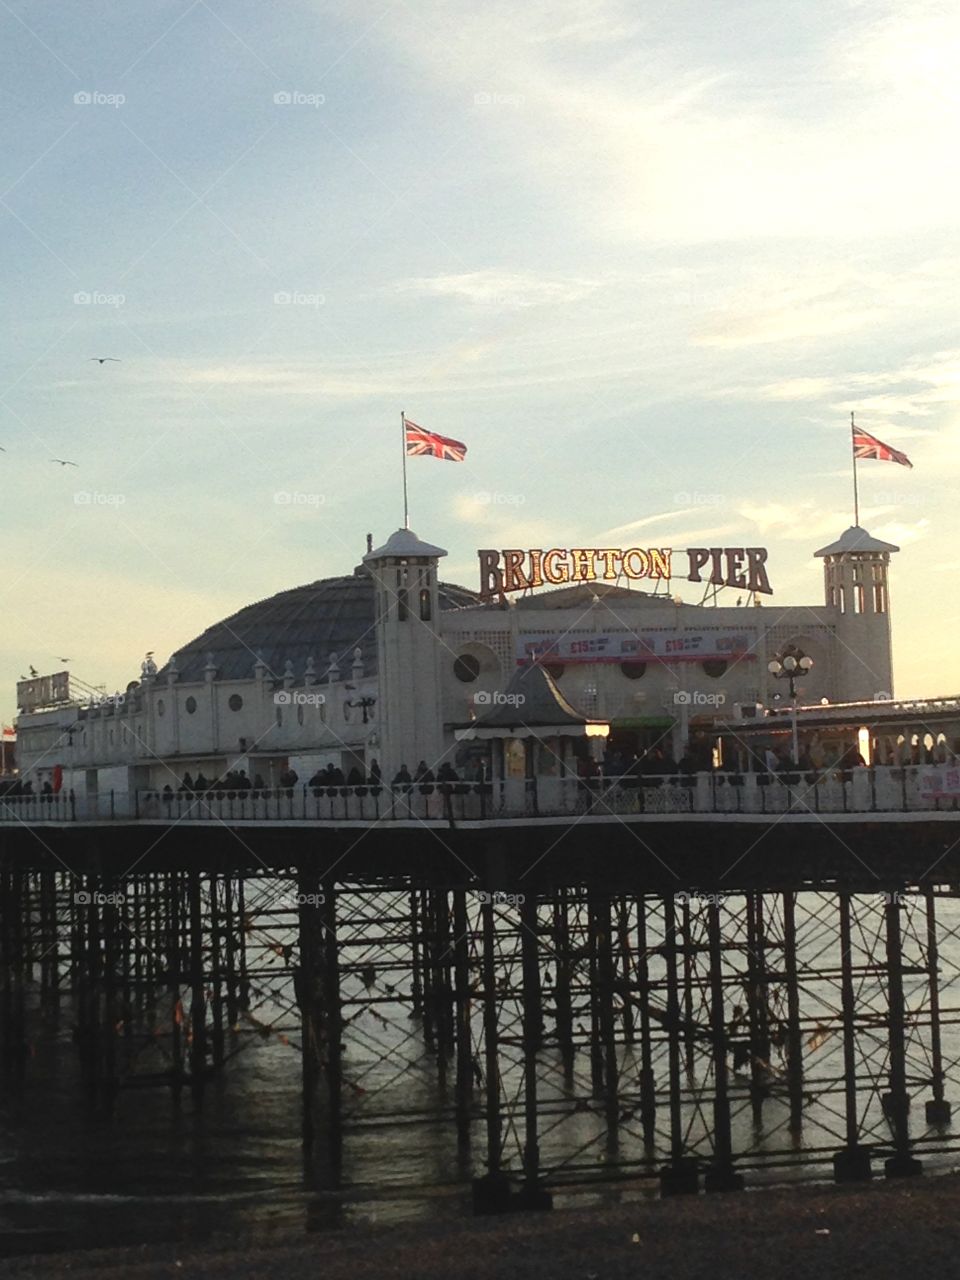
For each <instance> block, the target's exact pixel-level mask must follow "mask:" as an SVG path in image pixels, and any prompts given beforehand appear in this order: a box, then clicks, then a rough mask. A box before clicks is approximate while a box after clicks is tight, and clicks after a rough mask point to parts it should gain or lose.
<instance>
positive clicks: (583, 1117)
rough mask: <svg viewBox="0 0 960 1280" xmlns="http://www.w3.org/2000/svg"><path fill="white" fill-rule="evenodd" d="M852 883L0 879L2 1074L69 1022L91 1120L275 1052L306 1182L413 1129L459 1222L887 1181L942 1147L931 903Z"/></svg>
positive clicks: (943, 1035) (954, 1021)
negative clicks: (632, 1184) (158, 1090)
mask: <svg viewBox="0 0 960 1280" xmlns="http://www.w3.org/2000/svg"><path fill="white" fill-rule="evenodd" d="M861 888H862V886H858V887H857V891H852V890H850V889H847V888H844V887H843V886H833V887H831V888H829V889H823V890H818V891H810V890H799V891H773V890H769V891H756V892H749V893H743V892H741V893H736V894H731V895H724V894H723V893H719V892H718V893H697V892H696V891H693V892H691V893H685V894H677V895H670V896H666V897H665V896H657V895H649V894H640V895H635V896H629V895H626V894H624V893H622V892H621V891H619V890H617V891H616V892H611V891H610V890H609V889H605V888H603V887H600V886H598V885H595V884H594V885H568V886H566V887H564V888H561V889H554V888H551V889H549V890H541V891H540V892H534V891H532V890H528V891H525V892H524V893H513V892H511V893H497V892H496V891H494V890H484V889H481V888H478V887H473V886H465V885H462V884H461V885H457V886H449V887H442V886H437V885H436V884H431V885H428V884H421V883H416V882H414V881H413V880H411V879H409V878H408V877H404V876H397V877H391V878H384V879H381V880H378V881H376V882H366V883H363V884H359V883H342V882H337V881H336V880H334V879H331V878H327V879H324V880H321V879H320V878H319V876H317V875H316V874H314V873H313V872H311V871H310V870H309V869H304V868H302V867H301V868H299V869H298V868H289V869H287V870H281V871H270V872H258V873H256V874H253V873H251V872H250V871H249V870H244V871H240V870H239V869H230V868H226V869H221V870H218V871H214V872H209V871H203V872H201V871H191V872H150V873H147V874H142V875H138V874H136V873H134V874H131V875H129V876H128V877H126V878H125V879H124V880H122V881H120V880H109V879H106V878H104V877H102V876H97V875H93V874H84V875H81V876H76V875H73V874H69V875H68V874H67V873H64V872H60V871H54V870H39V871H30V870H22V869H11V868H4V869H3V870H0V1065H2V1072H3V1076H4V1078H5V1080H6V1085H7V1087H8V1088H16V1087H17V1082H18V1080H21V1079H22V1078H23V1076H24V1073H25V1072H27V1071H29V1060H30V1053H31V1044H33V1043H35V1041H36V1039H37V1037H38V1036H42V1035H44V1034H49V1033H51V1032H50V1028H51V1026H53V1025H55V1024H56V1022H57V1021H58V1020H63V1019H65V1018H69V1019H70V1020H71V1024H72V1026H73V1037H74V1040H75V1044H76V1052H77V1053H78V1055H79V1057H80V1061H81V1065H82V1078H83V1081H84V1086H85V1090H86V1094H87V1101H88V1104H89V1105H90V1106H91V1107H92V1108H94V1109H95V1110H97V1111H100V1112H103V1113H109V1111H110V1109H111V1107H112V1106H113V1104H114V1101H115V1099H116V1097H117V1095H118V1093H119V1091H120V1090H122V1089H124V1088H132V1087H137V1088H141V1087H146V1086H150V1085H155V1086H162V1087H167V1088H169V1089H170V1090H171V1091H172V1093H173V1094H174V1095H175V1097H177V1098H180V1097H181V1096H183V1097H184V1098H186V1097H189V1096H191V1095H192V1098H193V1100H194V1103H195V1104H199V1102H200V1101H201V1100H202V1097H203V1092H204V1089H205V1087H206V1085H207V1083H208V1082H209V1081H210V1080H211V1078H212V1077H214V1076H215V1075H217V1074H218V1073H220V1072H221V1071H224V1070H226V1071H227V1078H228V1080H229V1069H230V1064H231V1062H232V1061H233V1060H234V1059H236V1058H237V1057H238V1056H239V1055H246V1054H255V1053H256V1052H257V1051H258V1046H262V1045H263V1043H264V1042H265V1041H271V1042H272V1043H277V1042H279V1043H280V1044H282V1045H284V1046H287V1047H289V1049H290V1050H291V1053H290V1056H289V1059H288V1061H289V1063H290V1067H289V1070H290V1071H299V1072H300V1074H301V1079H302V1097H303V1112H302V1114H303V1132H302V1139H303V1143H304V1145H305V1147H306V1149H307V1150H308V1152H310V1153H311V1155H312V1158H313V1159H315V1160H317V1161H321V1162H323V1163H324V1164H325V1165H326V1166H327V1168H328V1169H329V1170H330V1171H331V1175H332V1177H333V1179H334V1181H336V1180H337V1179H338V1178H339V1177H340V1174H341V1171H342V1170H343V1169H344V1161H345V1158H346V1162H347V1165H349V1157H350V1143H351V1135H352V1134H354V1133H356V1132H358V1131H359V1130H362V1129H366V1130H371V1131H374V1130H384V1129H388V1128H390V1127H392V1126H401V1125H402V1126H407V1127H408V1130H410V1131H413V1132H415V1130H416V1127H417V1126H418V1125H430V1126H432V1127H433V1128H434V1129H436V1127H437V1126H438V1125H439V1126H441V1127H442V1128H443V1131H444V1133H445V1134H447V1135H448V1141H449V1144H450V1155H451V1167H454V1166H456V1167H457V1168H459V1169H460V1170H461V1171H463V1172H464V1173H467V1172H469V1173H472V1174H473V1176H474V1178H475V1183H474V1189H475V1197H476V1202H477V1205H478V1207H480V1208H485V1207H486V1208H491V1207H492V1208H497V1207H504V1206H505V1205H506V1204H507V1202H508V1201H509V1200H510V1198H511V1197H514V1198H515V1199H516V1200H517V1202H519V1203H529V1204H536V1203H542V1202H543V1197H544V1194H545V1192H548V1191H550V1190H552V1189H555V1188H560V1187H567V1186H574V1185H578V1186H579V1185H583V1184H584V1183H590V1182H593V1181H596V1180H605V1179H611V1178H628V1177H629V1178H654V1179H659V1183H660V1187H661V1190H662V1191H663V1192H664V1193H679V1192H684V1191H694V1190H696V1189H698V1188H699V1187H700V1186H701V1185H704V1186H706V1188H707V1189H721V1188H733V1187H737V1186H740V1185H742V1183H743V1179H744V1176H749V1177H751V1178H753V1179H754V1180H762V1179H769V1178H774V1177H777V1176H782V1172H783V1170H784V1169H785V1168H787V1167H791V1168H796V1167H798V1166H800V1167H805V1166H809V1167H811V1168H813V1169H815V1168H818V1167H823V1166H826V1167H830V1166H831V1164H832V1167H833V1171H834V1175H835V1176H836V1177H837V1178H838V1179H853V1178H861V1177H866V1176H869V1175H870V1172H871V1169H872V1168H873V1167H875V1165H876V1162H878V1161H882V1162H884V1167H885V1169H886V1172H887V1173H888V1174H889V1175H896V1174H909V1173H912V1172H918V1171H919V1169H920V1167H921V1162H922V1159H923V1157H929V1158H935V1157H936V1156H937V1155H939V1154H942V1153H946V1152H949V1151H951V1150H953V1149H954V1148H955V1147H956V1146H957V1137H956V1135H955V1134H954V1132H953V1131H952V1130H951V1128H950V1104H949V1101H948V1099H949V1098H950V1097H951V1096H953V1097H960V1030H958V1027H960V1004H958V998H957V997H958V994H960V970H958V969H957V967H956V966H955V963H954V957H958V958H960V939H958V932H960V901H958V897H960V894H958V893H957V892H956V891H955V890H954V889H952V888H951V887H950V886H948V885H937V884H933V883H929V884H923V885H919V886H918V885H914V886H910V885H904V884H897V885H889V886H886V887H885V888H884V890H883V891H882V892H869V893H865V892H862V891H859V890H860V889H861ZM298 1059H299V1061H298ZM379 1176H381V1177H382V1178H384V1179H387V1180H388V1179H389V1177H390V1169H389V1167H384V1168H383V1169H381V1170H380V1171H379Z"/></svg>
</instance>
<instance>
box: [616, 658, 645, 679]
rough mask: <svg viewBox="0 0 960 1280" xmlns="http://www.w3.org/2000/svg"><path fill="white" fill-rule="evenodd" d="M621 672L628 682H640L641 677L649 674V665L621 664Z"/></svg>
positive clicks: (638, 663) (639, 663) (636, 663)
mask: <svg viewBox="0 0 960 1280" xmlns="http://www.w3.org/2000/svg"><path fill="white" fill-rule="evenodd" d="M620 670H621V671H622V672H623V674H624V675H625V676H626V677H627V679H628V680H639V679H640V677H641V676H644V675H646V673H647V664H646V663H645V662H621V663H620Z"/></svg>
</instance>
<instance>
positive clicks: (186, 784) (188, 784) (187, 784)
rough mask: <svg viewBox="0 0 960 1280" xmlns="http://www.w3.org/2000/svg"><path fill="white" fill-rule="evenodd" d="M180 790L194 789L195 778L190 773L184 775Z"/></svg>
mask: <svg viewBox="0 0 960 1280" xmlns="http://www.w3.org/2000/svg"><path fill="white" fill-rule="evenodd" d="M180 790H181V791H192V790H193V779H192V778H191V777H190V775H189V773H185V774H184V775H183V781H182V782H181V783H180Z"/></svg>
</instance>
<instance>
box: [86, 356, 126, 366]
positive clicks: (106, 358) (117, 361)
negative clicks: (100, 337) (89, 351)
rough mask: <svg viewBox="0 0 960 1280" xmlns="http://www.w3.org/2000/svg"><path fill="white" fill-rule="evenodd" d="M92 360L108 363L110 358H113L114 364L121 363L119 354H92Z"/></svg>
mask: <svg viewBox="0 0 960 1280" xmlns="http://www.w3.org/2000/svg"><path fill="white" fill-rule="evenodd" d="M90 359H91V360H96V361H97V363H98V364H106V363H107V361H108V360H112V361H113V363H114V364H120V363H121V362H120V359H119V357H118V356H91V357H90Z"/></svg>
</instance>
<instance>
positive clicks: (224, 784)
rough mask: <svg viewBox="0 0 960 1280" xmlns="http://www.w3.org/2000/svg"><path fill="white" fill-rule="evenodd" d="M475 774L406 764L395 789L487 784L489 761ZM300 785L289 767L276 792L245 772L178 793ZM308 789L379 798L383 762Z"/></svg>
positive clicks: (317, 779) (313, 781)
mask: <svg viewBox="0 0 960 1280" xmlns="http://www.w3.org/2000/svg"><path fill="white" fill-rule="evenodd" d="M474 773H475V776H474V777H472V778H469V779H463V778H461V777H460V775H459V774H458V773H457V770H456V769H455V768H454V767H453V765H452V764H451V763H450V762H449V761H444V762H443V763H442V764H441V765H440V766H439V768H438V769H437V770H436V771H435V772H434V770H433V769H431V768H430V766H429V765H428V764H427V762H426V761H425V760H421V761H420V763H419V764H418V765H417V767H416V769H415V771H414V772H413V774H411V773H410V770H409V768H408V766H407V765H406V764H402V765H401V766H400V768H399V769H398V770H397V772H396V774H395V775H394V777H393V779H392V782H391V786H392V788H393V789H394V790H398V791H412V790H413V789H414V788H415V787H416V788H417V789H419V790H420V791H421V792H423V793H424V794H425V795H428V794H430V793H432V792H433V790H434V789H435V788H437V789H439V790H441V791H445V790H446V788H448V787H451V786H453V785H454V784H457V785H463V784H464V783H465V782H466V783H467V784H469V783H470V782H474V783H486V782H487V780H488V774H489V768H488V765H487V761H486V760H483V761H481V762H480V764H479V765H478V766H477V767H476V769H475V771H474ZM299 782H300V777H299V775H298V773H297V771H296V770H295V769H292V768H290V767H289V766H288V767H287V768H286V769H284V770H283V772H282V773H281V774H280V777H279V779H278V786H277V788H276V789H274V788H271V787H268V786H267V784H266V783H265V782H264V780H263V778H262V777H261V776H260V774H259V773H258V774H256V775H255V776H254V778H253V780H252V781H251V780H250V778H249V777H248V776H247V771H246V770H245V769H231V770H230V771H229V772H228V773H225V774H224V775H223V776H222V777H219V778H214V779H213V780H209V779H207V778H206V777H204V775H203V773H202V772H201V773H198V774H197V775H196V777H192V776H191V774H189V773H185V774H184V775H183V779H182V781H181V783H180V786H179V787H178V789H177V792H178V793H179V794H181V795H184V794H186V795H211V794H212V795H225V796H227V797H230V796H239V795H246V794H249V795H250V796H251V797H254V798H255V797H257V796H266V795H272V794H274V790H276V791H277V792H279V793H280V794H286V795H292V794H293V792H294V789H295V788H296V787H297V786H298V784H299ZM28 785H29V784H28ZM304 786H305V789H306V790H307V791H309V792H311V793H312V794H313V795H315V796H318V795H331V794H334V793H336V792H339V793H340V794H342V795H346V794H348V792H350V791H353V792H354V793H355V794H358V795H366V794H368V793H369V794H371V795H379V794H380V792H381V791H382V789H383V787H384V779H383V774H382V772H381V769H380V764H379V761H377V760H375V759H374V760H371V761H370V767H369V769H368V770H367V771H366V772H364V770H363V769H361V768H360V766H359V764H355V765H354V766H353V768H351V769H350V770H349V772H348V773H347V774H344V772H343V770H342V769H341V768H340V767H339V766H338V765H335V764H328V765H325V766H324V767H323V768H319V769H317V770H316V771H315V772H314V773H313V774H312V775H311V777H310V778H308V779H307V781H306V783H305V784H304ZM24 794H26V793H24ZM175 794H177V793H176V792H174V789H173V787H172V786H170V785H169V784H167V785H166V786H164V787H163V789H162V791H161V792H160V795H161V798H162V799H163V800H165V801H170V800H172V799H173V797H174V795H175Z"/></svg>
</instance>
